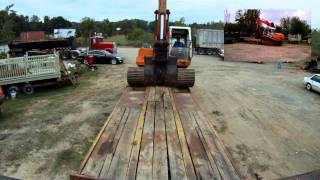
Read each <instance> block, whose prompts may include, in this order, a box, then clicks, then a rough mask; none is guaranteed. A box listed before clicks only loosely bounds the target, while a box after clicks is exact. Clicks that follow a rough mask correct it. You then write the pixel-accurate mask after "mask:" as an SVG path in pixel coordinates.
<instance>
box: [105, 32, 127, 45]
mask: <svg viewBox="0 0 320 180" xmlns="http://www.w3.org/2000/svg"><path fill="white" fill-rule="evenodd" d="M106 41H108V42H116V43H117V44H118V45H120V46H126V45H128V44H129V40H128V39H127V37H126V36H125V35H116V36H111V37H108V38H107V39H106Z"/></svg>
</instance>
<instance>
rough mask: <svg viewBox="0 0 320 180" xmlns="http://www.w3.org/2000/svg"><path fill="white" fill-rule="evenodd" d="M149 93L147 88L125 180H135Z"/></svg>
mask: <svg viewBox="0 0 320 180" xmlns="http://www.w3.org/2000/svg"><path fill="white" fill-rule="evenodd" d="M149 92H150V88H148V89H147V90H146V91H145V101H144V103H143V105H142V108H141V111H140V115H139V119H138V125H137V128H136V132H135V137H134V141H133V143H132V151H131V155H130V160H129V163H128V168H127V172H126V179H135V178H136V172H137V167H138V160H139V153H140V146H141V141H142V134H143V128H144V122H145V116H146V111H147V105H148V101H147V98H148V97H149Z"/></svg>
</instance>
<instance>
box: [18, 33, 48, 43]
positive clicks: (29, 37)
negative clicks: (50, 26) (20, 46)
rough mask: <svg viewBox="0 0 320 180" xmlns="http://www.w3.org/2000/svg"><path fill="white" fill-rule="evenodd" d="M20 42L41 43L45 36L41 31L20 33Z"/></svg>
mask: <svg viewBox="0 0 320 180" xmlns="http://www.w3.org/2000/svg"><path fill="white" fill-rule="evenodd" d="M20 40H21V41H22V42H30V41H42V40H45V34H44V32H43V31H29V32H22V33H21V34H20Z"/></svg>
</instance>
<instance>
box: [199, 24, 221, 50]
mask: <svg viewBox="0 0 320 180" xmlns="http://www.w3.org/2000/svg"><path fill="white" fill-rule="evenodd" d="M222 49H224V31H223V30H216V29H198V30H197V31H196V44H195V51H196V53H197V54H207V55H212V54H214V53H215V52H221V50H222Z"/></svg>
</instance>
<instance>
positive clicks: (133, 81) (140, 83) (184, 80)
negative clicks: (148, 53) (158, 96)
mask: <svg viewBox="0 0 320 180" xmlns="http://www.w3.org/2000/svg"><path fill="white" fill-rule="evenodd" d="M167 78H168V79H169V77H167ZM175 78H176V80H175V83H174V84H173V87H176V88H189V87H193V86H194V83H195V71H194V70H193V69H184V68H177V75H176V77H175ZM127 81H128V84H129V86H130V87H144V86H152V85H157V82H156V81H154V82H151V83H150V82H146V81H145V72H144V68H140V67H129V68H128V74H127ZM163 85H164V86H172V82H170V81H168V84H166V83H165V84H163Z"/></svg>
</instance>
